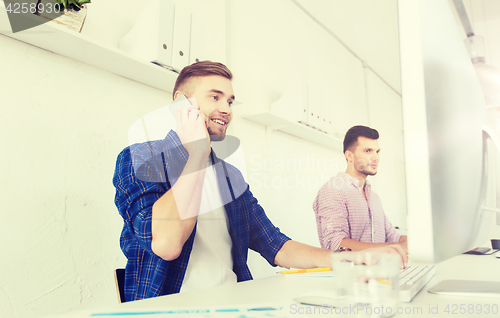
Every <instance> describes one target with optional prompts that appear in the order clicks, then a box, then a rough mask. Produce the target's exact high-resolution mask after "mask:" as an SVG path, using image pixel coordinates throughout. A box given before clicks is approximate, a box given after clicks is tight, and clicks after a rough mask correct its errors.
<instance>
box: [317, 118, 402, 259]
mask: <svg viewBox="0 0 500 318" xmlns="http://www.w3.org/2000/svg"><path fill="white" fill-rule="evenodd" d="M378 138H379V134H378V132H377V131H376V130H375V129H372V128H369V127H366V126H354V127H352V128H350V129H349V130H348V131H347V133H346V135H345V138H344V156H345V158H346V160H347V169H346V171H345V172H339V173H338V174H337V175H336V176H335V177H333V178H331V179H330V180H329V181H328V182H327V183H326V184H325V185H323V186H322V187H321V189H320V190H319V192H318V195H317V197H316V199H315V200H314V203H313V209H314V211H315V212H316V225H317V228H318V236H319V241H320V243H321V247H323V248H326V249H330V250H337V249H339V248H349V249H351V250H353V251H359V250H363V249H367V248H371V247H379V246H389V245H400V246H401V247H402V248H403V249H404V250H405V251H406V252H407V251H408V249H407V238H406V235H400V234H398V233H397V232H396V229H395V228H394V227H393V226H392V224H391V222H390V221H389V219H388V218H387V216H386V215H385V213H384V210H383V209H382V202H381V201H380V198H379V196H378V195H377V194H376V193H375V192H373V191H372V190H371V185H370V184H369V183H368V182H367V180H366V178H367V177H368V176H374V175H376V174H377V168H378V164H379V159H380V158H379V152H380V147H379V144H378V141H377V139H378Z"/></svg>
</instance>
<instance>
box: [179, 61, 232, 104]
mask: <svg viewBox="0 0 500 318" xmlns="http://www.w3.org/2000/svg"><path fill="white" fill-rule="evenodd" d="M210 75H219V76H222V77H225V78H227V79H229V80H232V79H233V74H232V73H231V71H230V70H229V69H228V68H227V66H225V65H224V64H222V63H219V62H212V61H201V62H196V63H193V64H191V65H189V66H186V67H184V68H183V69H182V71H181V72H180V74H179V76H178V77H177V80H176V81H175V86H174V91H173V92H172V97H173V96H175V92H177V91H178V90H179V88H180V87H181V86H182V85H184V84H186V82H188V81H189V80H190V79H191V78H192V77H201V76H210Z"/></svg>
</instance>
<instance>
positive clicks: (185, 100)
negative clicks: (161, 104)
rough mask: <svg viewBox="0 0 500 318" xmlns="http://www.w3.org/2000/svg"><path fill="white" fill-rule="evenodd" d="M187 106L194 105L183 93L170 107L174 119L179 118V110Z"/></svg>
mask: <svg viewBox="0 0 500 318" xmlns="http://www.w3.org/2000/svg"><path fill="white" fill-rule="evenodd" d="M187 105H192V104H191V102H190V101H189V99H188V98H187V96H186V95H184V94H183V93H181V94H179V95H178V96H177V98H176V99H175V100H174V102H173V103H172V104H170V105H169V106H168V107H169V109H170V112H171V113H172V115H174V117H176V116H177V109H178V108H180V107H183V106H187Z"/></svg>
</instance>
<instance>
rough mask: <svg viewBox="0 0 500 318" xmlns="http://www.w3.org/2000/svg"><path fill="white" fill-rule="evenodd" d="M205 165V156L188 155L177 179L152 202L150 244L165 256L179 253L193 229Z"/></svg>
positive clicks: (158, 253) (165, 257)
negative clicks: (188, 157) (198, 157)
mask: <svg viewBox="0 0 500 318" xmlns="http://www.w3.org/2000/svg"><path fill="white" fill-rule="evenodd" d="M205 167H206V158H205V159H203V158H200V159H197V158H194V157H190V159H189V160H188V161H187V163H186V166H185V168H184V171H183V173H182V174H181V176H180V177H179V179H178V180H177V182H176V183H175V184H174V185H173V186H172V188H171V189H170V190H169V191H167V193H165V194H164V195H163V196H162V197H161V198H159V199H158V200H157V201H156V202H155V204H154V205H153V212H152V221H151V233H152V240H151V248H152V250H153V252H154V253H155V254H156V255H158V256H159V257H161V258H163V259H165V260H173V259H176V258H177V257H178V256H179V254H180V253H181V251H182V246H183V245H184V243H185V242H186V241H187V239H188V238H189V236H190V235H191V233H192V231H193V228H194V226H195V224H196V221H197V216H198V212H199V209H200V202H201V193H202V189H203V180H204V178H205ZM186 171H194V172H191V173H185V172H186Z"/></svg>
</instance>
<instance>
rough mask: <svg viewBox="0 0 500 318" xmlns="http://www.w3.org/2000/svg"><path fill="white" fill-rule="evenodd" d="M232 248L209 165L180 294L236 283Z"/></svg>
mask: <svg viewBox="0 0 500 318" xmlns="http://www.w3.org/2000/svg"><path fill="white" fill-rule="evenodd" d="M206 211H210V212H206ZM232 246H233V245H232V241H231V236H230V235H229V230H228V221H227V216H226V211H225V209H224V206H223V204H222V201H221V198H220V194H219V187H218V183H217V176H216V173H215V168H214V167H213V166H212V167H208V166H207V169H206V171H205V179H204V180H203V190H202V195H201V204H200V214H199V215H198V223H197V225H196V234H195V236H194V242H193V249H192V250H191V255H190V257H189V262H188V265H187V269H186V274H185V275H184V280H183V281H182V286H181V290H180V292H186V291H189V290H195V289H204V288H209V287H213V286H217V285H222V284H228V283H236V282H237V278H236V274H235V273H234V272H233V258H232V256H231V249H232Z"/></svg>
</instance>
